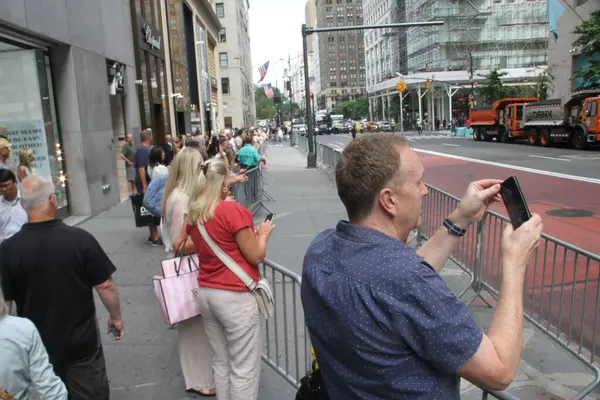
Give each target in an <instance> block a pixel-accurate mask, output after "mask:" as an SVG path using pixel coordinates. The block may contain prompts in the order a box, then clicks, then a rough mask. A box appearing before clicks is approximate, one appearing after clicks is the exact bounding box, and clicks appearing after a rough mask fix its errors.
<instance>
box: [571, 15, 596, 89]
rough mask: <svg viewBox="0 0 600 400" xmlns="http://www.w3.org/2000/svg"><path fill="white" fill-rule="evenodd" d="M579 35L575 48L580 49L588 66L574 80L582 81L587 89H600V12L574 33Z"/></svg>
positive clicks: (578, 72)
mask: <svg viewBox="0 0 600 400" xmlns="http://www.w3.org/2000/svg"><path fill="white" fill-rule="evenodd" d="M573 33H574V34H576V35H579V37H578V38H577V40H575V41H574V42H573V46H574V47H578V48H579V49H580V52H581V56H584V57H586V58H587V63H586V64H587V65H586V66H585V67H583V68H580V69H579V70H578V71H577V72H576V73H575V75H574V76H573V78H580V79H582V81H583V82H582V84H581V85H580V86H581V87H583V88H586V89H598V88H600V79H599V78H600V60H599V59H598V55H600V10H596V11H594V12H592V13H591V15H590V18H589V19H586V20H585V21H583V22H582V23H581V24H580V25H579V26H577V27H576V28H575V30H574V31H573Z"/></svg>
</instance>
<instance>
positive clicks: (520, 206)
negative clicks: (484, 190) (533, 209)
mask: <svg viewBox="0 0 600 400" xmlns="http://www.w3.org/2000/svg"><path fill="white" fill-rule="evenodd" d="M500 195H501V196H502V200H504V205H505V206H506V210H507V211H508V217H509V218H510V222H511V223H512V225H513V227H514V228H515V229H518V228H519V227H520V226H521V225H523V224H524V223H525V222H527V221H529V219H530V218H531V213H530V212H529V207H527V202H526V201H525V196H523V191H522V190H521V186H520V185H519V181H518V180H517V177H515V176H511V177H510V178H508V179H507V180H505V181H504V182H503V183H502V186H501V188H500Z"/></svg>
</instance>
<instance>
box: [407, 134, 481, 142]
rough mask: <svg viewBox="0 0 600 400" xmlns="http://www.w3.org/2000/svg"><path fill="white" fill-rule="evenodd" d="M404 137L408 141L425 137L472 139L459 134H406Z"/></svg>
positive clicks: (424, 138)
mask: <svg viewBox="0 0 600 400" xmlns="http://www.w3.org/2000/svg"><path fill="white" fill-rule="evenodd" d="M406 139H408V140H409V141H411V142H412V141H415V140H426V139H451V140H453V139H472V138H471V137H470V136H469V137H460V136H452V135H411V136H406Z"/></svg>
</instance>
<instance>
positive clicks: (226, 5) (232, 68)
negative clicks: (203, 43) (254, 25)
mask: <svg viewBox="0 0 600 400" xmlns="http://www.w3.org/2000/svg"><path fill="white" fill-rule="evenodd" d="M214 6H215V11H216V14H217V17H218V18H219V20H220V21H221V25H222V26H223V27H222V28H221V32H220V33H219V46H218V51H219V67H220V69H221V91H222V93H223V120H224V124H225V128H243V127H249V126H253V125H255V123H256V108H255V102H254V84H253V80H252V55H251V53H250V21H249V17H248V10H249V9H250V3H249V2H248V0H218V1H214Z"/></svg>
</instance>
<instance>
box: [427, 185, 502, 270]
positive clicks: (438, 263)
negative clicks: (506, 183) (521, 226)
mask: <svg viewBox="0 0 600 400" xmlns="http://www.w3.org/2000/svg"><path fill="white" fill-rule="evenodd" d="M500 183H502V181H500V180H497V179H484V180H481V181H476V182H471V184H469V187H468V188H467V191H466V193H465V195H464V197H463V199H462V200H461V202H460V203H459V205H458V207H456V210H454V211H453V212H452V213H451V214H450V215H449V216H448V219H449V220H450V222H452V223H453V224H454V225H456V226H457V227H459V228H461V229H467V228H468V227H469V225H471V224H472V223H473V222H476V221H479V220H480V219H481V218H483V216H484V215H485V212H486V211H487V209H488V207H489V205H490V204H492V203H493V202H495V201H499V200H500V195H499V193H500ZM459 239H460V238H459V237H457V236H455V235H452V234H450V233H449V232H448V230H447V229H446V228H445V227H444V226H441V227H440V228H439V229H438V230H437V232H436V233H435V234H434V235H433V237H431V239H429V240H428V241H427V243H426V244H425V245H424V246H423V247H421V248H420V249H419V250H418V251H417V253H418V254H419V255H420V256H421V257H423V258H424V259H425V260H427V262H428V263H429V264H430V265H431V266H432V267H433V268H434V269H435V270H436V271H437V272H440V271H441V270H442V268H444V265H445V264H446V260H447V259H448V257H449V256H450V254H452V250H454V247H455V246H456V244H457V243H458V240H459Z"/></svg>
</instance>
